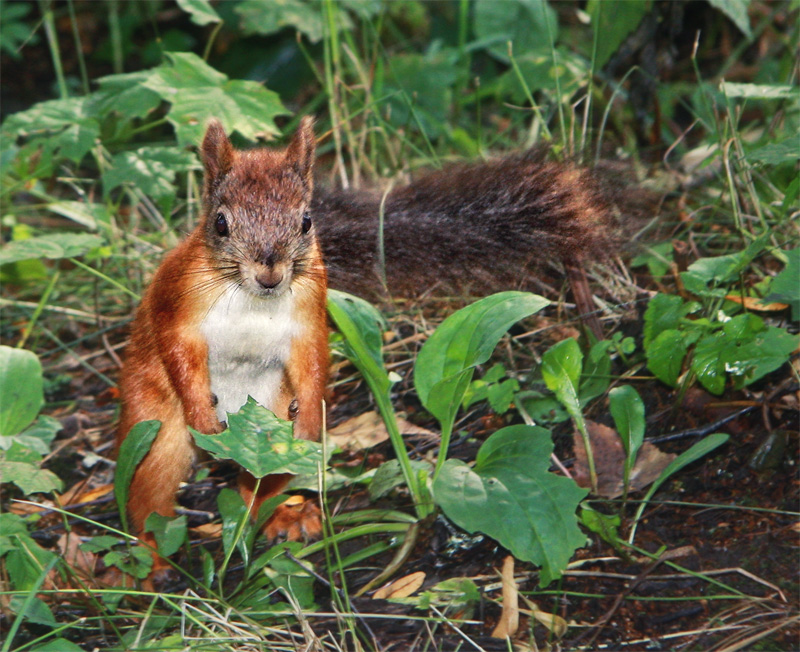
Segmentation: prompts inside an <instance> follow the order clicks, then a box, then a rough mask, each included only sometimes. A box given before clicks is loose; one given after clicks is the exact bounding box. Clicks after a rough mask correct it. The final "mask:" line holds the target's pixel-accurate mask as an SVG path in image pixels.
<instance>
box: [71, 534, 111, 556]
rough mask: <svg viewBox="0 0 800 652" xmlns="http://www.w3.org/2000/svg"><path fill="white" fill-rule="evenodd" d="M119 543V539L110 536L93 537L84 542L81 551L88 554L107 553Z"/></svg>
mask: <svg viewBox="0 0 800 652" xmlns="http://www.w3.org/2000/svg"><path fill="white" fill-rule="evenodd" d="M118 543H119V538H118V537H114V536H111V535H110V534H101V535H99V536H96V537H92V538H91V539H89V540H88V541H84V542H83V543H82V544H81V545H80V546H78V547H79V548H80V549H81V550H84V551H86V552H106V551H107V550H111V549H112V548H114V546H116V545H117V544H118Z"/></svg>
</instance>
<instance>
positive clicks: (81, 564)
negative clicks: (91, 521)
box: [56, 533, 97, 576]
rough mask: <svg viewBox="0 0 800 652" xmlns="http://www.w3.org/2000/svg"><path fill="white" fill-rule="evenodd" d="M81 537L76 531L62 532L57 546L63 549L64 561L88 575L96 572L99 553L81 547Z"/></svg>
mask: <svg viewBox="0 0 800 652" xmlns="http://www.w3.org/2000/svg"><path fill="white" fill-rule="evenodd" d="M80 545H81V538H80V537H79V536H77V535H76V534H74V533H67V534H62V535H61V536H60V537H59V538H58V542H57V543H56V547H57V548H58V549H59V550H60V551H61V556H62V557H63V558H64V561H66V562H67V564H69V566H70V567H71V568H72V569H73V570H78V571H80V572H81V573H83V574H85V575H86V576H91V575H92V574H93V573H94V568H95V564H96V561H97V555H95V554H94V553H92V552H88V551H86V550H81V549H80Z"/></svg>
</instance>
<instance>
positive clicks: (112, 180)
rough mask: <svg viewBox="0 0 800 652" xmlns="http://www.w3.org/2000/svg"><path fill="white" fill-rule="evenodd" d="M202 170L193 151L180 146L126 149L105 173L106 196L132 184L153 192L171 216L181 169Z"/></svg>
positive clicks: (115, 158)
mask: <svg viewBox="0 0 800 652" xmlns="http://www.w3.org/2000/svg"><path fill="white" fill-rule="evenodd" d="M193 169H200V164H199V161H198V160H197V157H196V156H195V155H194V154H193V153H192V152H187V151H185V150H181V149H178V148H176V147H141V148H140V149H137V150H136V151H134V152H122V153H120V154H117V155H116V156H114V158H113V159H111V166H110V167H109V168H108V169H107V170H106V171H105V172H104V173H103V195H104V196H105V197H106V198H107V197H108V196H109V193H110V192H111V191H112V190H113V189H114V188H117V187H119V186H122V185H131V186H133V187H135V188H138V189H140V190H141V191H142V192H144V193H145V194H147V195H149V196H150V197H152V198H153V199H155V200H156V202H157V203H158V205H159V208H160V209H161V210H162V212H163V213H165V214H167V215H169V212H170V209H171V208H172V202H173V200H174V199H175V193H176V191H177V187H176V184H175V177H176V174H177V173H178V172H185V171H188V170H193Z"/></svg>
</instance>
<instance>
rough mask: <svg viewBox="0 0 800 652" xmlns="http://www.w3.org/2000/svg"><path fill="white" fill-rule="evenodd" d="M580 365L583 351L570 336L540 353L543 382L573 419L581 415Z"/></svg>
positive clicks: (581, 364) (581, 365)
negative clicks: (579, 391)
mask: <svg viewBox="0 0 800 652" xmlns="http://www.w3.org/2000/svg"><path fill="white" fill-rule="evenodd" d="M582 367H583V353H581V348H580V347H579V346H578V343H577V342H576V341H575V340H574V339H572V338H571V337H568V338H567V339H565V340H561V341H560V342H559V343H558V344H554V345H553V346H551V347H550V348H549V349H547V351H545V352H544V355H542V378H544V383H545V385H547V389H549V390H550V391H551V392H553V394H555V395H556V398H557V399H558V400H559V401H560V402H561V404H562V405H563V406H564V407H565V408H566V410H567V412H568V413H569V415H570V416H571V417H572V418H573V419H578V418H579V417H580V416H581V402H580V398H579V397H578V382H579V381H580V377H581V369H582Z"/></svg>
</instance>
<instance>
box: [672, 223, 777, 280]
mask: <svg viewBox="0 0 800 652" xmlns="http://www.w3.org/2000/svg"><path fill="white" fill-rule="evenodd" d="M770 237H771V234H770V233H765V234H764V235H762V236H760V237H758V238H756V239H755V240H753V242H751V243H750V244H749V245H747V247H745V248H744V249H742V250H741V251H739V252H737V253H735V254H727V255H725V256H715V257H713V258H700V259H698V260H696V261H695V262H693V263H692V264H691V265H689V269H688V271H687V272H682V273H681V278H684V277H685V276H686V275H687V274H689V275H694V276H696V277H698V278H700V279H702V280H703V282H704V283H712V284H715V285H719V284H721V283H725V282H726V281H729V280H731V279H733V278H735V277H736V276H738V275H739V274H740V273H741V272H742V271H744V269H745V268H746V267H747V266H748V265H750V263H751V262H753V260H754V259H755V258H756V257H757V256H758V255H759V254H760V253H761V252H762V251H764V247H766V246H767V244H768V243H769V239H770Z"/></svg>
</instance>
